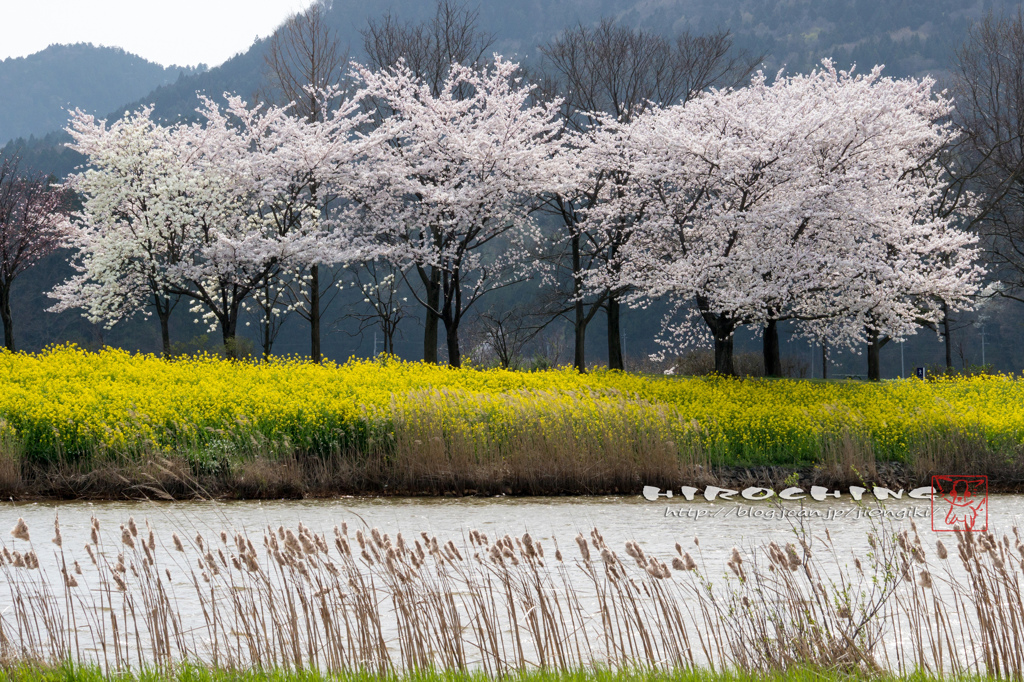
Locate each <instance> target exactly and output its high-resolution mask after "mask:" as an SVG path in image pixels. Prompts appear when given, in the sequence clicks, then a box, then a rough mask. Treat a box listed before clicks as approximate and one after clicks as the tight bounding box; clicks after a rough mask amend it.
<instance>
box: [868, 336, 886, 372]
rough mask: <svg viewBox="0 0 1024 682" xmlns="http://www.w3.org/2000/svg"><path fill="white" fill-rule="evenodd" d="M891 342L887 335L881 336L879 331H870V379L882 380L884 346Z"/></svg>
mask: <svg viewBox="0 0 1024 682" xmlns="http://www.w3.org/2000/svg"><path fill="white" fill-rule="evenodd" d="M888 342H889V339H888V338H887V337H882V336H879V334H878V332H877V331H873V330H872V331H869V332H868V380H869V381H881V380H882V361H881V352H882V346H884V345H885V344H886V343H888Z"/></svg>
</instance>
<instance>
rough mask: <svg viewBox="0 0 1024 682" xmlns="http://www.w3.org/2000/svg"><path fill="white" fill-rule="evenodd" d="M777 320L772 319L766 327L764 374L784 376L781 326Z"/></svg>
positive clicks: (767, 375)
mask: <svg viewBox="0 0 1024 682" xmlns="http://www.w3.org/2000/svg"><path fill="white" fill-rule="evenodd" d="M778 324H779V323H778V321H777V320H771V321H769V322H768V324H767V326H766V327H765V328H764V347H763V349H762V350H763V354H764V375H765V376H766V377H781V376H782V358H781V357H780V356H779V327H778Z"/></svg>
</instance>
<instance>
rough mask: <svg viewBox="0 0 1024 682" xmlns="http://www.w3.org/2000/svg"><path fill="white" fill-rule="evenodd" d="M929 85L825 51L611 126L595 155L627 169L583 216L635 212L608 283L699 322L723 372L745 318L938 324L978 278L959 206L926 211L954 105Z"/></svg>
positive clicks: (809, 325) (854, 336) (869, 328)
mask: <svg viewBox="0 0 1024 682" xmlns="http://www.w3.org/2000/svg"><path fill="white" fill-rule="evenodd" d="M931 87H932V82H931V81H929V80H921V81H918V80H914V79H901V80H895V79H887V78H882V77H881V74H880V68H878V69H875V70H874V71H872V72H871V73H870V74H865V75H853V74H850V73H844V72H839V71H836V70H835V69H834V68H833V67H832V65H831V64H830V63H829V62H825V63H824V66H823V68H822V69H820V70H817V71H815V72H814V73H811V74H808V75H802V76H793V77H789V78H781V77H780V78H779V79H777V80H776V82H775V83H774V84H771V85H769V84H768V83H767V82H766V80H765V78H764V76H763V75H761V74H759V75H758V76H756V77H755V78H754V80H753V81H752V82H751V84H750V85H749V86H748V87H745V88H741V89H738V90H735V91H712V92H711V93H709V94H707V95H704V96H701V97H698V98H695V99H693V100H691V101H690V102H688V103H686V104H685V105H679V106H673V107H666V108H664V109H661V110H656V111H651V112H650V113H649V115H646V116H644V117H643V120H639V121H636V122H634V123H633V124H631V125H629V126H626V125H622V124H620V123H617V122H614V121H608V122H606V124H605V125H603V126H602V129H601V130H600V131H598V132H597V133H596V134H594V136H593V140H592V149H593V150H595V151H592V152H591V153H604V154H606V155H610V156H612V157H614V158H617V159H619V163H620V166H623V167H628V170H629V176H630V180H631V181H630V190H629V191H628V192H620V193H619V195H618V196H613V197H609V200H608V201H607V202H605V204H604V206H603V208H599V209H598V210H594V211H592V212H591V214H590V215H589V216H588V220H592V221H596V222H600V223H607V222H610V221H614V220H621V219H622V216H642V219H641V220H640V221H638V222H637V223H636V225H635V226H634V228H633V234H632V236H631V238H630V240H629V242H628V244H627V245H626V246H625V247H624V248H623V259H622V261H621V263H622V266H621V275H620V277H621V280H622V281H625V282H628V283H630V284H631V285H632V286H634V287H636V289H637V291H638V292H639V294H638V296H637V297H635V299H634V300H635V301H642V300H645V299H647V300H649V299H651V298H656V297H662V296H667V297H669V298H672V299H675V300H676V301H677V302H679V303H680V308H681V309H683V310H686V311H688V314H689V321H690V322H691V323H692V322H693V321H695V320H697V319H699V320H702V321H703V323H704V324H705V325H706V328H707V331H708V332H710V335H711V337H712V338H713V340H714V344H715V351H716V352H715V356H716V370H717V371H719V372H721V373H725V374H731V373H732V339H733V334H734V333H735V331H736V329H737V328H738V327H739V326H740V325H754V326H757V327H759V328H761V329H764V330H765V331H766V332H769V333H774V328H773V326H774V324H775V323H777V322H778V321H781V320H795V321H797V322H798V330H800V331H802V332H804V333H808V334H813V335H814V336H817V337H824V338H827V339H828V340H829V341H830V343H832V344H833V345H840V344H845V345H848V346H853V345H854V344H859V343H864V342H865V341H868V340H870V339H876V338H877V336H880V335H884V336H889V337H892V338H902V337H904V336H905V335H907V334H910V333H913V331H914V329H915V327H916V325H918V324H921V323H922V322H924V323H931V324H935V322H936V321H937V320H938V319H941V314H942V313H941V305H940V304H941V303H942V302H945V303H946V304H948V305H954V306H956V305H968V304H969V300H968V299H969V296H970V294H971V293H972V292H973V291H974V290H975V289H976V287H977V282H978V279H979V276H980V270H979V268H978V267H977V266H976V265H975V263H974V259H975V256H976V253H975V251H974V248H973V243H974V240H973V238H972V237H971V236H970V235H968V234H967V233H965V232H964V231H962V230H958V229H957V228H956V227H955V226H956V221H957V219H958V216H957V215H956V214H954V213H939V212H936V211H934V210H931V207H932V205H933V203H934V202H936V201H938V198H939V195H940V193H941V188H940V187H939V186H938V185H939V184H941V183H937V182H936V178H938V177H940V175H941V173H940V169H938V168H936V167H935V164H934V158H935V154H936V151H937V150H938V149H941V148H942V147H943V145H945V144H947V143H948V141H949V140H950V139H951V137H952V135H953V132H952V130H951V128H950V127H949V125H948V124H944V123H941V122H940V121H941V120H943V119H944V118H945V117H947V115H948V112H949V107H950V104H949V101H948V100H946V99H944V98H943V97H936V96H934V95H933V93H932V92H931ZM605 163H606V165H607V164H608V163H609V162H607V161H606V162H605ZM609 284H610V283H609V281H607V280H606V279H597V281H596V282H594V283H593V284H592V285H591V286H594V287H607V286H609ZM693 330H694V327H693V325H692V324H683V325H679V326H676V327H675V328H674V330H673V332H674V334H673V336H674V338H675V339H676V340H679V339H680V338H684V337H685V336H687V335H689V334H691V333H692V332H693ZM775 352H776V353H777V342H776V346H775Z"/></svg>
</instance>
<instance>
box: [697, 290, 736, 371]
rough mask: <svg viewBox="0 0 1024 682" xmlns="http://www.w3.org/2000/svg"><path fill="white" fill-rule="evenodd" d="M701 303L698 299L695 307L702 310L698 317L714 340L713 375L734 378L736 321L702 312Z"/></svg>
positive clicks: (725, 316)
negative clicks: (702, 320)
mask: <svg viewBox="0 0 1024 682" xmlns="http://www.w3.org/2000/svg"><path fill="white" fill-rule="evenodd" d="M702 303H703V302H702V299H699V298H698V300H697V305H698V306H699V307H700V308H701V309H702V310H701V314H700V315H701V317H702V318H703V319H704V323H705V324H707V326H708V328H709V329H711V335H712V336H713V337H714V338H715V373H716V374H721V375H723V376H730V377H734V376H736V368H735V367H734V366H733V332H735V331H736V321H735V320H734V319H732V318H731V317H729V316H728V315H722V314H718V313H708V312H704V311H703V309H704V308H705V306H704V305H703V304H702Z"/></svg>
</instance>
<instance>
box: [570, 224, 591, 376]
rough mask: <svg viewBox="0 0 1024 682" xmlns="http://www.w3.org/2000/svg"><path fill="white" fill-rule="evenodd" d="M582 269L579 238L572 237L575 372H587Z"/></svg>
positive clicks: (576, 236) (573, 361)
mask: <svg viewBox="0 0 1024 682" xmlns="http://www.w3.org/2000/svg"><path fill="white" fill-rule="evenodd" d="M582 269H583V263H582V257H581V255H580V236H579V235H578V234H573V236H572V293H573V297H574V302H573V312H574V320H573V341H574V346H575V347H574V349H573V359H572V364H573V367H575V368H576V371H577V372H580V373H583V372H586V371H587V358H586V353H587V349H586V342H587V319H586V315H585V314H584V310H583V275H582V272H581V270H582Z"/></svg>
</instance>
